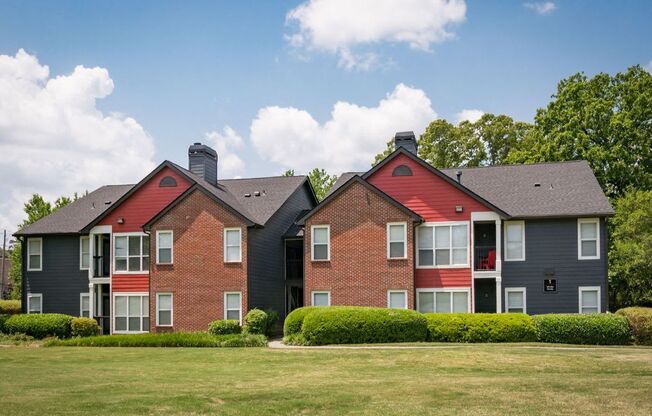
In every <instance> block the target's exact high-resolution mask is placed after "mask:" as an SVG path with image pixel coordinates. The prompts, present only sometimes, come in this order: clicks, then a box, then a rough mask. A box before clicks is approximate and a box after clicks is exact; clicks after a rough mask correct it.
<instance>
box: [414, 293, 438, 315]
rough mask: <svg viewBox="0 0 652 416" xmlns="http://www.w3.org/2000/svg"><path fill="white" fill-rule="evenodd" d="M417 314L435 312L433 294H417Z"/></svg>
mask: <svg viewBox="0 0 652 416" xmlns="http://www.w3.org/2000/svg"><path fill="white" fill-rule="evenodd" d="M418 296H419V312H422V313H430V312H434V311H435V294H434V293H432V292H419V294H418Z"/></svg>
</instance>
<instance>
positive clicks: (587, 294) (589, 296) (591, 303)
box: [582, 290, 598, 308]
mask: <svg viewBox="0 0 652 416" xmlns="http://www.w3.org/2000/svg"><path fill="white" fill-rule="evenodd" d="M582 306H583V307H595V308H597V307H598V291H597V290H584V291H582Z"/></svg>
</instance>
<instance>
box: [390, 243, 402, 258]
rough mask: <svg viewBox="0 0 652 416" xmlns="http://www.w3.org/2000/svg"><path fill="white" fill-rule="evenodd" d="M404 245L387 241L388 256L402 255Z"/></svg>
mask: <svg viewBox="0 0 652 416" xmlns="http://www.w3.org/2000/svg"><path fill="white" fill-rule="evenodd" d="M404 256H405V245H404V244H403V243H389V257H404Z"/></svg>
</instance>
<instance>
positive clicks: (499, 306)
mask: <svg viewBox="0 0 652 416" xmlns="http://www.w3.org/2000/svg"><path fill="white" fill-rule="evenodd" d="M502 293H503V279H502V277H500V276H496V313H501V312H502V309H503V308H502V303H503V297H502Z"/></svg>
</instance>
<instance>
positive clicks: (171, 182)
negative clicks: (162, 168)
mask: <svg viewBox="0 0 652 416" xmlns="http://www.w3.org/2000/svg"><path fill="white" fill-rule="evenodd" d="M158 186H160V187H161V188H165V187H173V186H177V181H176V179H174V178H173V177H172V176H166V177H164V178H163V179H161V181H160V182H159V183H158Z"/></svg>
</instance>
